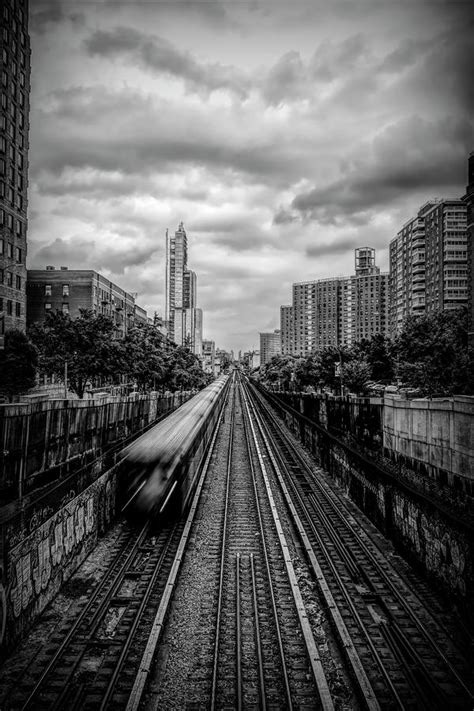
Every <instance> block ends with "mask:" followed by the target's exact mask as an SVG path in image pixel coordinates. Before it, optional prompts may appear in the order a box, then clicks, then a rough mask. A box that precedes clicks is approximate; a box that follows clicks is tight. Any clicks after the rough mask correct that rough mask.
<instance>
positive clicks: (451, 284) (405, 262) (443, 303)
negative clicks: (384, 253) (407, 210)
mask: <svg viewBox="0 0 474 711" xmlns="http://www.w3.org/2000/svg"><path fill="white" fill-rule="evenodd" d="M467 249H468V240H467V204H466V202H465V201H463V200H461V199H435V200H430V201H429V202H427V203H425V204H424V205H422V207H421V208H420V209H419V211H418V213H417V215H416V216H415V217H413V218H411V219H410V220H408V222H406V223H405V224H404V225H403V227H402V229H401V230H400V231H399V232H398V234H397V236H396V237H395V238H394V239H393V240H392V241H391V242H390V313H389V331H390V335H391V336H392V337H393V336H395V335H396V334H397V333H399V332H400V330H401V329H402V327H403V323H404V322H405V319H406V318H407V317H408V316H411V315H415V316H416V315H422V314H425V313H432V312H433V311H444V310H448V309H455V308H458V307H459V306H465V305H467V301H468V295H467V291H468V274H467V270H468V262H467Z"/></svg>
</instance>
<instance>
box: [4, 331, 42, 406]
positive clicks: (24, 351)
mask: <svg viewBox="0 0 474 711" xmlns="http://www.w3.org/2000/svg"><path fill="white" fill-rule="evenodd" d="M37 366H38V354H37V351H36V348H35V347H34V345H33V344H32V343H31V341H30V339H29V338H28V336H27V335H26V334H25V333H23V331H19V330H17V329H11V330H9V331H6V332H5V348H4V350H2V351H0V371H1V373H2V382H1V389H2V391H3V392H4V393H5V394H6V396H7V397H8V399H9V401H10V402H11V401H12V400H13V398H14V397H15V396H18V395H22V394H23V393H25V392H27V390H29V389H30V388H32V387H33V386H34V385H35V382H36V369H37Z"/></svg>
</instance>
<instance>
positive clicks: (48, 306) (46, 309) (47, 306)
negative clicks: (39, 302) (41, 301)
mask: <svg viewBox="0 0 474 711" xmlns="http://www.w3.org/2000/svg"><path fill="white" fill-rule="evenodd" d="M44 310H45V311H51V304H50V303H49V302H46V303H45V305H44Z"/></svg>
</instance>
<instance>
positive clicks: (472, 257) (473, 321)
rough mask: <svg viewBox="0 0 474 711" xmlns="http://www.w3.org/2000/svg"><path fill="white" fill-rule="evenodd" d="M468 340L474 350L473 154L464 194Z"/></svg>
mask: <svg viewBox="0 0 474 711" xmlns="http://www.w3.org/2000/svg"><path fill="white" fill-rule="evenodd" d="M462 199H463V200H464V202H465V203H466V236H467V308H468V326H467V329H468V339H469V345H470V346H472V347H473V348H474V153H471V155H470V156H469V160H468V169H467V186H466V194H465V195H464V196H463V198H462Z"/></svg>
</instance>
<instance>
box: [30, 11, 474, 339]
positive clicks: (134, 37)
mask: <svg viewBox="0 0 474 711" xmlns="http://www.w3.org/2000/svg"><path fill="white" fill-rule="evenodd" d="M30 5H31V17H30V33H31V40H32V95H31V116H30V120H31V133H30V141H31V146H30V186H29V264H28V266H29V267H30V268H40V269H41V268H44V267H45V266H46V265H47V264H52V265H55V266H60V265H67V266H69V267H70V268H80V269H95V270H96V271H99V272H101V273H102V274H104V275H105V276H107V277H108V278H110V279H111V280H113V281H114V282H116V283H117V284H119V285H120V286H122V287H123V288H125V289H126V290H128V291H136V292H138V294H139V296H138V300H137V301H138V303H139V304H140V305H141V306H143V307H144V308H146V309H147V310H148V312H149V315H152V314H153V312H154V311H155V310H157V311H158V312H159V313H163V311H164V275H165V265H164V245H165V230H166V228H169V229H170V230H175V229H177V226H178V223H179V222H180V221H181V220H182V221H183V222H184V225H185V228H186V231H187V234H188V246H189V266H190V268H191V269H193V270H194V271H196V273H197V275H198V302H199V303H198V305H199V306H201V307H202V309H203V311H204V336H205V337H206V338H211V339H213V340H215V341H216V344H217V345H218V346H220V347H223V348H234V349H236V350H238V349H239V348H242V349H248V348H255V347H258V343H259V338H258V333H259V331H266V330H272V329H274V328H278V327H279V307H280V304H286V303H291V284H292V283H293V282H297V281H307V280H311V279H318V278H323V277H329V276H335V275H340V274H350V273H352V271H353V259H354V256H353V250H354V248H355V247H357V246H364V245H368V246H373V247H375V248H376V249H377V261H378V264H379V265H380V266H381V268H382V269H383V270H388V244H389V241H390V239H391V238H392V237H393V236H394V235H395V234H396V232H397V231H398V229H400V227H401V225H402V224H403V223H404V222H405V221H406V220H407V219H409V218H410V217H411V216H412V215H413V213H414V211H415V210H416V209H417V207H419V206H420V205H421V204H423V203H424V202H425V201H426V200H428V199H429V198H431V197H441V196H456V197H459V196H460V195H461V194H462V192H463V189H464V186H465V183H466V169H467V157H468V154H469V152H470V151H471V150H473V149H474V140H473V136H474V130H473V115H474V114H473V109H474V81H473V79H472V67H473V66H474V51H473V42H472V37H473V29H474V25H473V23H474V3H472V2H471V1H470V0H469V1H468V2H465V3H464V2H456V1H455V0H450V1H449V2H422V1H419V2H418V1H417V0H390V2H388V0H386V1H384V0H377V1H375V0H374V2H372V1H369V0H364V1H363V2H359V1H358V0H348V1H347V2H342V1H341V2H339V1H338V0H331V1H329V0H324V1H320V0H312V1H311V2H307V3H306V2H295V0H291V2H290V1H288V2H285V3H283V2H278V0H277V1H275V0H273V1H272V2H270V1H268V2H254V1H249V2H241V1H239V2H230V1H228V2H220V1H219V0H216V1H207V0H199V1H198V2H188V1H187V0H173V2H169V3H167V2H157V1H155V0H147V1H146V2H140V1H139V0H137V1H132V0H129V1H128V2H126V1H125V2H116V1H110V0H102V1H96V2H91V1H89V0H74V1H73V0H61V1H60V2H41V0H32V1H31V2H30Z"/></svg>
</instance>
